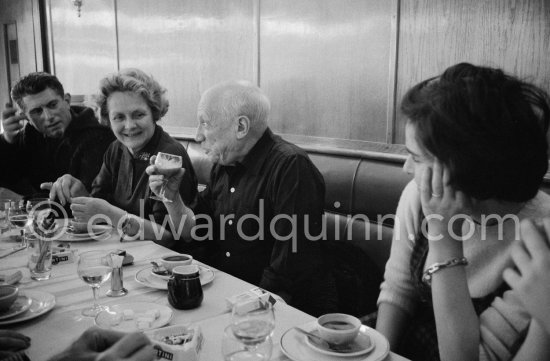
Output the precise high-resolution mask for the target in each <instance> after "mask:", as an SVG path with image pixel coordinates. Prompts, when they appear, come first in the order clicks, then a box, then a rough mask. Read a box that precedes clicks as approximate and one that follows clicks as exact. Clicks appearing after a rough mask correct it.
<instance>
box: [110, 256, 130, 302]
mask: <svg viewBox="0 0 550 361" xmlns="http://www.w3.org/2000/svg"><path fill="white" fill-rule="evenodd" d="M125 255H126V251H117V252H113V253H111V254H110V256H111V266H112V267H113V272H112V274H111V289H110V290H109V291H107V296H109V297H120V296H125V295H126V294H128V290H127V289H126V288H124V285H123V283H122V279H123V274H122V261H123V260H124V256H125Z"/></svg>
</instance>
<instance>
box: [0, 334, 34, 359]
mask: <svg viewBox="0 0 550 361" xmlns="http://www.w3.org/2000/svg"><path fill="white" fill-rule="evenodd" d="M30 345H31V339H30V338H28V337H27V336H25V335H22V334H20V333H19V332H15V331H11V330H0V359H4V357H8V356H9V355H10V354H12V353H14V352H18V351H21V350H24V349H26V348H27V347H29V346H30Z"/></svg>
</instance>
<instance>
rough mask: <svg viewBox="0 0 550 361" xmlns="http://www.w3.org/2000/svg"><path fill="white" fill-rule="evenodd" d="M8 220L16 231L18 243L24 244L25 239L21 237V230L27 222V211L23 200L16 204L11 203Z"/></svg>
mask: <svg viewBox="0 0 550 361" xmlns="http://www.w3.org/2000/svg"><path fill="white" fill-rule="evenodd" d="M8 220H9V221H10V223H11V225H12V226H14V227H15V228H16V229H17V230H18V232H17V233H18V236H17V237H18V241H20V242H22V243H23V244H24V242H25V237H23V230H24V229H25V226H26V225H27V222H28V220H29V215H28V214H27V209H26V208H25V202H24V201H23V200H21V201H17V202H11V203H10V207H9V208H8Z"/></svg>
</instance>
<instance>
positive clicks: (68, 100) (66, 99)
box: [63, 93, 71, 105]
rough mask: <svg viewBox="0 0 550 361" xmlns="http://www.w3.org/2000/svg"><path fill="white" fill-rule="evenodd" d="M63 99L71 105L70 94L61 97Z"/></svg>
mask: <svg viewBox="0 0 550 361" xmlns="http://www.w3.org/2000/svg"><path fill="white" fill-rule="evenodd" d="M63 99H65V101H66V102H67V103H68V104H69V105H71V94H69V93H66V94H65V96H64V97H63Z"/></svg>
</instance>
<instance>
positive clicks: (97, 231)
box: [55, 225, 112, 242]
mask: <svg viewBox="0 0 550 361" xmlns="http://www.w3.org/2000/svg"><path fill="white" fill-rule="evenodd" d="M111 229H112V228H111V227H110V226H107V225H93V226H92V232H90V233H88V232H84V233H75V232H73V231H71V230H70V229H69V228H62V229H61V231H60V232H59V234H57V235H56V238H55V240H56V241H59V242H82V241H90V240H99V239H101V240H104V239H105V238H107V237H108V236H109V231H110V230H111Z"/></svg>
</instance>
